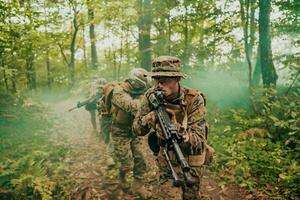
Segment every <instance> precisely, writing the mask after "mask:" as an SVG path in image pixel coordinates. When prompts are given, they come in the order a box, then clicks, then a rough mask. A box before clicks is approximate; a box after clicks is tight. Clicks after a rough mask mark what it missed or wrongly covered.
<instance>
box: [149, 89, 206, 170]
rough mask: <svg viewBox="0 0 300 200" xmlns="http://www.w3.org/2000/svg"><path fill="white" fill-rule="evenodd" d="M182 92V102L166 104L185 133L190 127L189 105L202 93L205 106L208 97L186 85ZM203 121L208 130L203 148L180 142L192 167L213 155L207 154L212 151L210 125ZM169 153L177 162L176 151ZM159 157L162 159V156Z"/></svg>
mask: <svg viewBox="0 0 300 200" xmlns="http://www.w3.org/2000/svg"><path fill="white" fill-rule="evenodd" d="M182 92H183V94H182V97H181V100H180V101H179V102H180V103H178V102H174V103H167V104H166V105H165V106H166V108H168V109H170V110H172V111H173V112H174V113H175V116H176V121H177V123H179V124H180V128H179V130H178V131H179V132H180V133H183V132H184V131H185V130H186V129H187V128H188V115H187V111H188V109H189V108H188V107H189V106H191V105H192V103H193V99H194V98H195V97H196V96H197V95H199V94H200V95H201V96H202V98H203V100H204V106H205V105H206V99H205V96H204V94H203V93H202V92H199V91H198V90H195V89H190V88H186V87H184V88H182ZM150 93H151V92H150ZM203 112H205V110H203ZM201 123H202V124H201V126H202V127H203V128H204V129H205V130H206V131H205V135H203V136H202V139H201V141H202V142H201V143H202V145H201V150H199V151H198V152H195V151H194V150H193V149H191V147H190V146H189V145H184V144H180V146H181V149H182V152H183V154H184V155H185V156H186V157H187V159H188V162H189V164H190V166H192V167H198V166H201V165H203V164H204V163H206V162H207V161H206V159H209V157H211V156H207V154H208V153H210V152H211V151H210V149H209V151H208V148H211V147H209V146H208V145H207V133H208V125H207V123H206V121H203V122H201ZM148 139H149V137H148ZM149 145H151V144H149ZM154 148H156V147H154ZM160 153H161V152H160ZM169 154H170V158H171V161H173V162H174V163H176V158H175V154H174V152H172V151H170V152H169ZM159 157H161V159H162V160H164V158H163V156H162V155H160V156H159ZM158 159H159V160H160V158H158Z"/></svg>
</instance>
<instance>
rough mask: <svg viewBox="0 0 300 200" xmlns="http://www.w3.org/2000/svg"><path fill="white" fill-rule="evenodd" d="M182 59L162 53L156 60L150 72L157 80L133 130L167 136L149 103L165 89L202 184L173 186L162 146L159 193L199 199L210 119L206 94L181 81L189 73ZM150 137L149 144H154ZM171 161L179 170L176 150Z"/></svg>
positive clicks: (185, 151)
mask: <svg viewBox="0 0 300 200" xmlns="http://www.w3.org/2000/svg"><path fill="white" fill-rule="evenodd" d="M180 68H181V61H180V59H179V58H177V57H173V56H160V57H158V58H156V59H154V60H153V63H152V71H151V72H149V73H148V74H147V75H148V76H150V77H152V78H153V80H154V87H153V88H150V89H149V90H148V91H147V92H146V93H145V95H144V96H143V100H142V105H141V107H140V109H139V110H138V112H137V115H136V117H135V119H134V122H133V131H134V133H135V134H136V135H140V136H143V135H147V134H148V133H149V134H155V135H156V137H157V138H158V140H164V136H163V134H162V133H161V131H160V129H159V124H158V121H157V118H156V114H155V112H154V111H153V110H152V107H151V105H150V103H149V100H148V97H149V96H150V95H151V94H152V93H153V92H154V91H155V90H156V89H160V90H162V91H163V92H164V97H165V100H166V105H165V106H166V109H167V112H168V113H169V115H170V118H171V119H172V122H173V123H174V125H175V127H176V128H177V130H178V132H179V134H181V136H182V138H183V141H182V142H181V143H180V144H179V145H180V147H181V150H182V152H183V154H184V157H185V158H186V160H187V161H188V162H189V165H190V166H191V168H192V170H191V174H192V176H193V178H195V179H196V180H197V182H199V184H196V185H193V186H192V187H188V186H187V185H185V184H184V185H182V186H181V187H179V188H178V187H174V186H173V185H172V175H171V170H170V169H169V167H168V165H167V162H166V160H165V158H164V156H163V154H162V149H160V152H159V153H158V154H157V155H156V156H157V157H156V160H157V166H158V169H159V183H158V194H157V195H158V197H159V198H166V199H200V194H199V192H200V177H201V166H202V165H203V164H204V163H205V161H206V160H207V159H209V158H206V156H205V155H206V149H207V148H206V139H207V123H206V121H205V112H206V109H205V104H206V102H205V97H204V95H203V94H202V93H201V92H199V91H198V90H195V89H190V88H187V87H184V86H182V85H181V84H180V80H181V78H185V77H186V75H185V74H184V73H182V72H181V71H180ZM151 142H152V141H149V145H150V146H151ZM169 154H170V155H171V162H172V163H174V167H175V170H176V171H178V173H179V174H180V173H181V172H180V170H179V169H180V166H179V163H178V162H177V161H176V158H175V154H174V152H172V151H169Z"/></svg>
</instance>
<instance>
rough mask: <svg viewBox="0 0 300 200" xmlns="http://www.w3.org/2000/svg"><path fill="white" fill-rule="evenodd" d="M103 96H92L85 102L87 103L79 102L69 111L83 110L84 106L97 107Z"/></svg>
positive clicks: (99, 93)
mask: <svg viewBox="0 0 300 200" xmlns="http://www.w3.org/2000/svg"><path fill="white" fill-rule="evenodd" d="M102 96H103V92H98V93H97V95H95V96H92V97H91V98H89V99H87V100H85V101H82V102H80V101H79V102H78V103H77V105H76V106H75V107H73V108H70V109H69V111H72V110H74V109H77V108H81V107H82V106H85V105H87V106H89V105H90V106H91V107H96V103H97V101H98V100H99V99H100V98H101V97H102Z"/></svg>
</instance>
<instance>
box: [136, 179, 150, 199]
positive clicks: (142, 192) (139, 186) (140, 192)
mask: <svg viewBox="0 0 300 200" xmlns="http://www.w3.org/2000/svg"><path fill="white" fill-rule="evenodd" d="M131 192H132V194H134V195H137V196H139V197H140V198H142V199H149V198H150V197H151V196H152V193H151V192H150V190H149V189H148V188H147V184H146V183H144V182H143V181H142V180H140V179H137V178H135V179H134V180H133V183H132V186H131Z"/></svg>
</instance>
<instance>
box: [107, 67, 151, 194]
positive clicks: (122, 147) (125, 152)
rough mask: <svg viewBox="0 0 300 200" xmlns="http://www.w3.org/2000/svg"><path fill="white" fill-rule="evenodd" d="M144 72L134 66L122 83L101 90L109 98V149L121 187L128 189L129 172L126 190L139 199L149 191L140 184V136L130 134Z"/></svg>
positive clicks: (142, 163) (143, 166)
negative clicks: (115, 163) (116, 167)
mask: <svg viewBox="0 0 300 200" xmlns="http://www.w3.org/2000/svg"><path fill="white" fill-rule="evenodd" d="M145 73H146V71H145V70H144V69H141V68H135V69H133V70H131V71H130V73H129V75H128V79H127V80H126V81H125V82H122V83H118V84H114V87H113V89H112V92H109V91H111V89H109V88H107V90H106V88H105V92H104V93H105V94H107V95H105V96H107V97H110V99H111V104H110V103H109V101H106V103H107V107H108V110H110V113H111V116H112V125H111V136H112V137H111V150H112V155H113V157H114V159H115V161H116V162H118V163H119V164H120V166H119V178H120V181H121V183H122V185H121V186H122V188H123V189H126V190H127V189H129V187H130V185H129V180H128V177H130V172H131V171H133V178H134V179H133V183H132V185H131V187H130V191H132V192H134V193H135V194H136V195H138V196H140V197H142V198H148V197H149V196H150V195H151V193H150V192H149V191H148V189H146V188H145V187H144V184H143V183H145V181H144V175H145V173H146V163H145V160H144V151H143V148H144V145H143V138H141V137H137V136H135V135H133V133H132V122H133V119H134V116H135V114H136V112H137V110H138V108H139V106H140V100H141V96H142V95H143V94H144V93H145V90H146V87H147V84H148V80H147V78H146V77H145V76H144V75H145ZM108 99H109V98H108ZM132 161H133V163H132ZM132 164H133V165H132Z"/></svg>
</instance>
